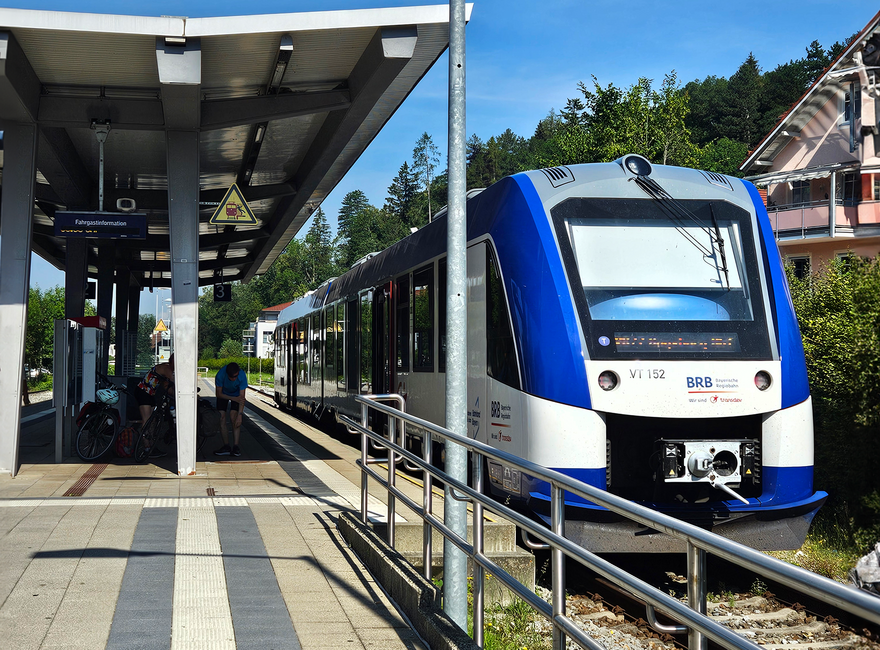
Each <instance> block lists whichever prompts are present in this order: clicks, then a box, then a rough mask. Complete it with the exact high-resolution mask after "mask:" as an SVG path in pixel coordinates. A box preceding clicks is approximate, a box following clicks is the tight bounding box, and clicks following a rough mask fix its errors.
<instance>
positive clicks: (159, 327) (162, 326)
mask: <svg viewBox="0 0 880 650" xmlns="http://www.w3.org/2000/svg"><path fill="white" fill-rule="evenodd" d="M153 331H154V332H167V331H168V326H167V325H166V324H165V321H164V320H162V319H161V318H160V319H159V322H158V323H156V327H154V328H153Z"/></svg>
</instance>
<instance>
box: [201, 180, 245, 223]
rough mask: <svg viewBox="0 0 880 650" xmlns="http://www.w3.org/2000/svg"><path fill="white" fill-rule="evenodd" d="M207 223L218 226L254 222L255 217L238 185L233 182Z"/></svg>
mask: <svg viewBox="0 0 880 650" xmlns="http://www.w3.org/2000/svg"><path fill="white" fill-rule="evenodd" d="M208 223H210V224H214V225H219V226H234V225H237V224H256V223H257V218H256V217H255V216H254V213H253V212H251V209H250V208H249V207H248V204H247V201H245V200H244V196H242V194H241V190H240V189H238V185H236V184H235V183H233V184H232V186H231V187H230V188H229V191H228V192H226V196H224V197H223V200H222V201H220V205H218V206H217V209H216V210H215V211H214V215H213V216H212V217H211V220H210V221H208Z"/></svg>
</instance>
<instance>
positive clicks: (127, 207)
mask: <svg viewBox="0 0 880 650" xmlns="http://www.w3.org/2000/svg"><path fill="white" fill-rule="evenodd" d="M116 209H117V210H119V211H120V212H134V211H135V210H137V203H135V202H134V199H116Z"/></svg>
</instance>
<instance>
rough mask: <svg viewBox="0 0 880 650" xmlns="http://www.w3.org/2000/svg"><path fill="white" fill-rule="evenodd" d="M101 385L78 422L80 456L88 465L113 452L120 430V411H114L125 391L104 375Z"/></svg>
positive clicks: (99, 382) (77, 437)
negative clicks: (121, 392) (120, 393)
mask: <svg viewBox="0 0 880 650" xmlns="http://www.w3.org/2000/svg"><path fill="white" fill-rule="evenodd" d="M97 384H98V390H97V391H96V392H95V401H94V402H86V403H85V405H83V407H82V409H81V410H80V413H79V416H78V417H77V420H76V423H77V424H78V425H79V431H77V433H76V454H77V456H79V457H80V458H82V459H83V460H85V461H95V460H98V459H99V458H101V456H103V455H104V454H106V453H107V452H109V451H110V450H111V449H113V448H114V443H115V442H116V437H117V436H118V435H119V430H120V423H121V420H120V417H119V411H118V410H117V409H116V408H114V407H115V406H116V404H117V403H118V402H119V391H120V390H121V391H123V392H125V387H124V386H116V385H114V384H113V382H111V381H110V379H109V378H107V377H105V376H104V375H102V374H100V373H98V382H97Z"/></svg>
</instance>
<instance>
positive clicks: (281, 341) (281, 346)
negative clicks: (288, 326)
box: [274, 327, 284, 368]
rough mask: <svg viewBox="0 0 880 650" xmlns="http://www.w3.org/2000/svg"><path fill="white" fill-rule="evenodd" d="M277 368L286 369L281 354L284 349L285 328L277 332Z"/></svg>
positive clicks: (280, 328)
mask: <svg viewBox="0 0 880 650" xmlns="http://www.w3.org/2000/svg"><path fill="white" fill-rule="evenodd" d="M274 347H275V366H276V367H278V368H283V367H284V355H283V354H281V351H282V350H283V349H284V327H279V328H278V329H277V330H275V346H274Z"/></svg>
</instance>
